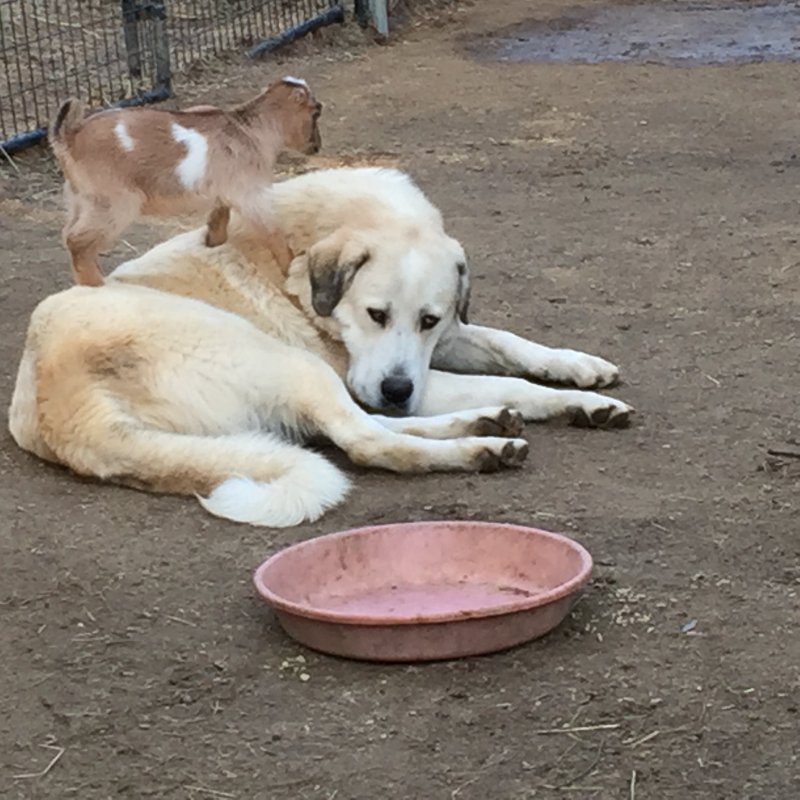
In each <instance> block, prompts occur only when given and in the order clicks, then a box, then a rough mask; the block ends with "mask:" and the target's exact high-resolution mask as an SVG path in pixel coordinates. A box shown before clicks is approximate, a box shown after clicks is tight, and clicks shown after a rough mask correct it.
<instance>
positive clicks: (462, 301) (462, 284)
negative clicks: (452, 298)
mask: <svg viewBox="0 0 800 800" xmlns="http://www.w3.org/2000/svg"><path fill="white" fill-rule="evenodd" d="M456 269H457V270H458V296H457V299H456V316H457V317H458V318H459V320H461V322H463V323H464V325H467V324H468V323H469V294H470V285H469V270H468V269H467V265H466V263H464V262H463V261H459V262H458V264H456Z"/></svg>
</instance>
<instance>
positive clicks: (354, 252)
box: [308, 228, 369, 317]
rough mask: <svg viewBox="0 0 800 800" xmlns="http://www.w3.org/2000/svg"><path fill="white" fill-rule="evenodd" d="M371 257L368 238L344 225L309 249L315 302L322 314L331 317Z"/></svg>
mask: <svg viewBox="0 0 800 800" xmlns="http://www.w3.org/2000/svg"><path fill="white" fill-rule="evenodd" d="M368 259H369V249H368V248H367V246H366V244H364V242H361V241H359V240H358V239H357V238H354V236H353V233H352V231H349V230H347V229H346V228H340V229H339V230H338V231H335V232H334V233H332V234H331V235H330V236H326V237H325V238H324V239H322V240H321V241H319V242H317V243H316V244H315V245H314V246H313V247H312V248H311V249H310V250H309V251H308V275H309V279H310V280H311V305H312V306H313V308H314V311H315V312H316V313H317V314H319V316H321V317H329V316H330V315H331V314H332V313H333V309H334V308H336V306H337V305H338V304H339V301H340V300H341V299H342V296H343V295H344V293H345V292H346V291H347V289H348V287H349V286H350V284H351V283H352V282H353V278H354V277H355V274H356V272H358V270H359V269H361V267H363V266H364V264H365V263H366V262H367V260H368Z"/></svg>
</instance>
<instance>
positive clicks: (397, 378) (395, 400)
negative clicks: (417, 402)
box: [381, 375, 414, 406]
mask: <svg viewBox="0 0 800 800" xmlns="http://www.w3.org/2000/svg"><path fill="white" fill-rule="evenodd" d="M413 391H414V382H413V381H412V380H411V379H410V378H406V377H405V376H404V375H390V376H389V377H388V378H384V379H383V380H382V381H381V394H382V395H383V399H384V400H386V402H387V403H391V404H392V405H394V406H402V405H403V404H404V403H405V402H406V400H408V398H409V397H411V393H412V392H413Z"/></svg>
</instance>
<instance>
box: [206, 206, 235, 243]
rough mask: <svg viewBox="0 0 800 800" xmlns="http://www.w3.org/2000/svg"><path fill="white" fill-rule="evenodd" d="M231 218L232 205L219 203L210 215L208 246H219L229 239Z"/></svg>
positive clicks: (207, 230)
mask: <svg viewBox="0 0 800 800" xmlns="http://www.w3.org/2000/svg"><path fill="white" fill-rule="evenodd" d="M230 219H231V209H230V206H226V205H223V204H222V203H217V205H215V206H214V208H213V209H212V211H211V214H210V215H209V217H208V223H207V225H206V247H219V246H220V245H223V244H225V242H227V241H228V223H229V222H230Z"/></svg>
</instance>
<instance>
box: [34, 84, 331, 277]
mask: <svg viewBox="0 0 800 800" xmlns="http://www.w3.org/2000/svg"><path fill="white" fill-rule="evenodd" d="M321 110H322V106H321V104H320V103H319V102H318V101H317V100H316V98H315V97H314V96H313V94H312V93H311V90H310V89H309V87H308V85H307V84H306V83H305V81H302V80H299V79H297V78H290V77H286V78H283V79H282V80H279V81H276V82H274V83H273V84H271V85H270V86H269V87H267V88H266V89H265V90H264V91H263V92H261V94H259V95H258V96H257V97H255V98H253V99H252V100H249V101H248V102H247V103H244V104H242V105H239V106H236V107H235V108H232V109H230V110H223V109H220V108H215V107H213V106H195V107H194V108H190V109H187V110H185V111H168V110H164V109H157V108H124V109H116V110H109V111H102V112H99V113H96V114H93V115H91V116H89V117H88V118H84V117H85V111H84V107H83V105H82V104H81V103H80V102H78V101H77V100H74V99H72V100H67V101H66V102H65V103H64V105H62V106H61V109H60V110H59V112H58V114H57V115H56V118H55V120H54V121H53V124H52V125H51V127H50V144H51V146H52V148H53V153H54V154H55V156H56V158H57V159H58V162H59V165H60V166H61V169H62V171H63V173H64V177H65V178H66V184H65V199H66V203H67V222H66V225H65V226H64V232H63V235H64V243H65V244H66V246H67V249H68V250H69V252H70V256H71V259H72V274H73V277H74V279H75V282H76V283H78V284H80V285H85V286H100V285H102V283H103V276H102V273H101V272H100V268H99V267H98V265H97V256H98V254H99V253H100V251H101V250H103V249H104V248H106V247H110V246H111V245H112V244H113V243H114V242H116V241H117V240H118V239H119V237H120V236H121V235H122V233H123V231H125V229H126V228H128V227H129V226H130V225H131V223H133V222H134V221H135V220H136V219H137V218H138V217H139V216H140V215H142V214H143V215H158V216H164V215H169V214H177V213H183V212H185V211H195V210H199V209H203V210H206V209H207V210H211V214H210V216H209V222H208V233H207V235H206V244H208V245H209V246H210V247H214V246H218V245H221V244H223V243H224V242H225V240H226V238H227V226H228V219H229V213H230V208H235V209H236V210H237V211H238V212H239V213H240V214H242V215H244V216H247V217H249V219H250V221H251V223H252V224H256V225H258V226H259V227H261V228H262V229H263V231H264V241H265V244H266V245H267V246H268V247H269V248H270V250H271V252H272V254H273V256H274V257H275V258H276V259H277V260H278V261H279V262H280V264H281V266H282V267H283V268H284V269H288V267H289V263H290V261H291V258H292V254H291V252H290V250H289V248H288V246H287V244H286V240H285V238H284V236H283V233H282V232H281V231H280V229H279V228H276V226H275V220H274V219H273V215H272V209H271V204H270V193H269V184H270V182H271V180H272V171H273V168H274V166H275V161H276V160H277V158H278V155H279V154H280V153H281V152H282V151H283V150H284V149H288V150H298V151H300V152H303V153H307V154H310V153H316V152H317V151H318V150H319V148H320V145H321V141H322V140H321V137H320V133H319V127H318V124H317V120H318V118H319V115H320V113H321ZM212 208H213V210H212Z"/></svg>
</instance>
